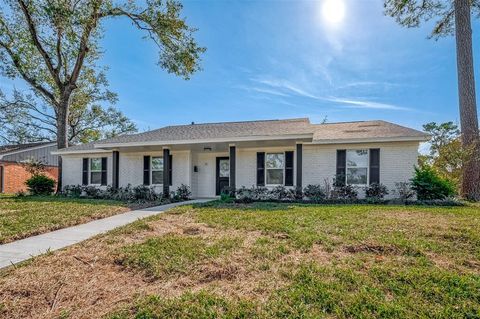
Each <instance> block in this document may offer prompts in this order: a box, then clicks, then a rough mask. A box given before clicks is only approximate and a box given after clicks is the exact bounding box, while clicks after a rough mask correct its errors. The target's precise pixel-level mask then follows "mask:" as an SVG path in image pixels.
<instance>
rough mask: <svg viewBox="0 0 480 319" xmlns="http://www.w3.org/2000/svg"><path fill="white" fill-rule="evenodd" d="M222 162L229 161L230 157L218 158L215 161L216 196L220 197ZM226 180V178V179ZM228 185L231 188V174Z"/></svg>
mask: <svg viewBox="0 0 480 319" xmlns="http://www.w3.org/2000/svg"><path fill="white" fill-rule="evenodd" d="M221 160H229V161H230V157H228V156H217V157H216V160H215V195H216V196H219V195H220V191H221V190H220V161H221ZM224 178H226V177H224ZM228 185H229V186H230V173H229V176H228Z"/></svg>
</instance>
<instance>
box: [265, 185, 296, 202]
mask: <svg viewBox="0 0 480 319" xmlns="http://www.w3.org/2000/svg"><path fill="white" fill-rule="evenodd" d="M268 195H269V196H268V198H269V199H274V200H286V199H291V197H292V196H291V195H292V193H291V192H290V191H289V190H288V189H287V188H286V187H285V186H275V187H274V188H272V189H271V190H270V191H269V192H268Z"/></svg>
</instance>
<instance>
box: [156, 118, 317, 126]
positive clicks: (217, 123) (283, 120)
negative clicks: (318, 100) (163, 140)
mask: <svg viewBox="0 0 480 319" xmlns="http://www.w3.org/2000/svg"><path fill="white" fill-rule="evenodd" d="M299 121H307V122H310V119H309V118H308V117H297V118H290V119H270V120H248V121H226V122H206V123H194V124H178V125H167V126H164V127H161V128H166V127H179V126H191V125H221V124H241V123H260V122H299ZM161 128H159V129H161Z"/></svg>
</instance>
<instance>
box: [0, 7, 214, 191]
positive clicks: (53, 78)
mask: <svg viewBox="0 0 480 319" xmlns="http://www.w3.org/2000/svg"><path fill="white" fill-rule="evenodd" d="M2 2H3V5H2V7H1V8H0V72H1V73H2V74H3V75H4V76H7V77H10V78H19V79H22V80H24V81H25V83H27V84H28V85H29V86H30V87H31V88H32V90H33V93H34V95H35V98H37V99H39V100H41V101H43V102H44V104H45V105H48V106H49V107H51V108H52V110H53V114H54V119H53V120H54V121H55V131H56V136H57V146H58V148H65V147H67V146H68V144H69V143H68V120H69V113H70V111H71V106H72V103H73V101H74V99H75V94H76V93H77V90H78V88H79V87H82V86H81V83H82V82H83V83H86V82H88V81H89V78H90V79H91V78H92V77H93V78H98V77H99V74H100V73H101V70H99V67H98V66H97V61H98V58H99V56H100V53H101V50H100V46H99V39H100V38H101V36H102V34H103V32H102V28H101V23H102V22H103V21H104V20H105V19H109V18H120V17H123V18H126V19H129V20H130V21H131V22H132V24H133V25H134V26H135V27H136V28H138V29H140V30H141V31H143V32H145V37H146V38H148V39H150V40H152V41H153V42H154V43H155V44H156V46H157V47H158V49H159V61H158V64H159V65H160V66H161V67H162V68H164V69H165V70H167V71H168V72H170V73H173V74H175V75H178V76H181V77H183V78H185V79H188V78H189V77H190V75H191V74H192V73H194V72H195V71H197V70H199V68H200V66H199V60H200V54H201V53H202V52H204V50H205V49H204V48H201V47H199V46H198V45H197V44H196V42H195V40H194V39H193V32H194V31H195V30H194V29H192V28H190V27H189V26H188V25H187V24H186V22H185V20H184V19H182V18H180V11H181V9H182V6H181V4H180V3H178V2H176V1H175V0H166V1H161V0H146V1H138V3H137V1H134V0H131V1H124V2H114V1H112V0H2ZM59 165H60V167H59V176H61V160H60V162H59ZM59 181H61V179H59ZM59 188H61V185H59Z"/></svg>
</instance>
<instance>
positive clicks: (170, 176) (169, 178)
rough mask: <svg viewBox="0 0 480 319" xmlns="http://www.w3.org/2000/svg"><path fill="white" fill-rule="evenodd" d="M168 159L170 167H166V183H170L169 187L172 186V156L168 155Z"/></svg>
mask: <svg viewBox="0 0 480 319" xmlns="http://www.w3.org/2000/svg"><path fill="white" fill-rule="evenodd" d="M169 159H170V166H168V176H169V177H168V181H169V182H170V186H172V180H173V179H172V177H173V174H172V168H173V162H172V160H173V155H170V156H169Z"/></svg>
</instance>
